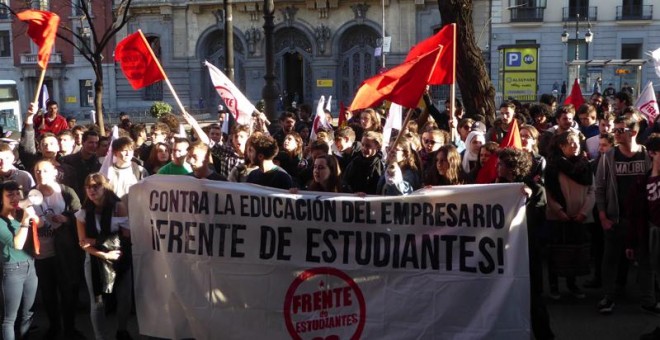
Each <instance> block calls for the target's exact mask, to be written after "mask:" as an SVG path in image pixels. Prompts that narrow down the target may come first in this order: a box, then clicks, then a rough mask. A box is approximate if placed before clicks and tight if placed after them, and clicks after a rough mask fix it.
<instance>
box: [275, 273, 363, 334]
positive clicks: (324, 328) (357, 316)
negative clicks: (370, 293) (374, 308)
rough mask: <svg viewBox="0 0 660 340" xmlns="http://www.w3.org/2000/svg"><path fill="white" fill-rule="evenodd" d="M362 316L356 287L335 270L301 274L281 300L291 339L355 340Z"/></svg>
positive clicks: (351, 280) (359, 331) (351, 281)
mask: <svg viewBox="0 0 660 340" xmlns="http://www.w3.org/2000/svg"><path fill="white" fill-rule="evenodd" d="M365 316H366V303H365V301H364V296H363V295H362V291H361V290H360V287H359V286H358V285H357V283H355V281H353V279H352V278H351V277H350V276H348V275H347V274H346V273H344V272H342V271H340V270H338V269H335V268H329V267H321V268H312V269H308V270H305V271H304V272H302V273H300V275H298V277H296V279H295V280H293V282H292V283H291V286H289V289H288V290H287V292H286V296H285V297H284V321H285V323H286V328H287V330H288V331H289V334H290V335H291V337H292V338H293V339H314V340H339V339H359V338H360V336H361V335H362V330H363V329H364V323H365Z"/></svg>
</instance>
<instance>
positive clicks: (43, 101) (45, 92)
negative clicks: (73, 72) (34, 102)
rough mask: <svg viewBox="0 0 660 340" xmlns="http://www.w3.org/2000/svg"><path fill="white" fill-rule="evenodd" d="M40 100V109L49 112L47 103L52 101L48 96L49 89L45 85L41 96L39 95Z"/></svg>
mask: <svg viewBox="0 0 660 340" xmlns="http://www.w3.org/2000/svg"><path fill="white" fill-rule="evenodd" d="M39 99H40V100H39V105H40V108H41V109H42V110H43V111H44V112H46V111H48V110H47V107H46V103H48V101H49V100H50V95H49V94H48V88H47V87H46V84H43V85H42V86H41V94H39Z"/></svg>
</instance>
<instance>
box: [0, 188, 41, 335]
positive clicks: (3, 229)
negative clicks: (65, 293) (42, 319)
mask: <svg viewBox="0 0 660 340" xmlns="http://www.w3.org/2000/svg"><path fill="white" fill-rule="evenodd" d="M0 199H1V201H0V251H1V252H2V262H3V268H2V293H3V294H2V298H3V305H4V309H3V316H2V338H3V339H5V340H14V339H16V338H19V339H22V338H23V337H25V336H26V335H27V333H28V331H29V329H30V325H31V324H32V316H33V314H34V313H33V312H32V310H31V309H32V304H33V303H34V298H35V296H36V295H37V284H38V279H37V275H36V271H35V269H34V258H33V255H32V251H30V250H28V248H30V247H28V244H26V242H27V241H28V234H29V233H30V231H29V229H31V226H30V224H31V223H30V221H32V222H33V223H37V225H38V224H40V223H41V221H40V219H39V216H38V215H37V214H36V212H35V210H34V208H33V207H28V208H27V209H20V208H19V207H18V203H19V202H20V201H21V199H23V193H22V188H21V186H20V185H19V184H18V183H16V182H14V181H7V182H4V183H2V184H0ZM30 238H31V237H30ZM21 305H22V307H23V308H22V309H21V318H20V324H19V325H18V327H16V329H14V328H15V327H14V326H15V323H16V318H17V316H18V310H19V307H20V306H21Z"/></svg>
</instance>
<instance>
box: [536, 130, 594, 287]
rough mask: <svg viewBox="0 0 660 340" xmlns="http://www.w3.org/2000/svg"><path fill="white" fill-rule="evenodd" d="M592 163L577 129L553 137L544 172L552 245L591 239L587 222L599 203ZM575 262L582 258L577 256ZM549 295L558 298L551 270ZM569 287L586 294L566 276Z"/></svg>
mask: <svg viewBox="0 0 660 340" xmlns="http://www.w3.org/2000/svg"><path fill="white" fill-rule="evenodd" d="M593 179H594V175H593V172H592V171H591V165H590V164H589V160H588V159H587V157H586V156H584V153H582V152H581V150H580V137H579V135H578V133H576V132H574V131H568V132H564V133H561V134H559V135H556V136H554V138H553V143H552V144H551V149H550V160H549V163H548V167H547V169H546V173H545V181H546V183H547V186H546V187H547V195H546V196H547V199H548V205H547V209H546V217H547V219H548V221H549V222H550V223H551V239H552V243H553V244H584V243H586V242H587V241H588V236H587V226H586V224H587V223H592V222H593V221H594V218H593V213H592V210H593V207H594V204H595V202H596V198H595V187H594V180H593ZM574 260H575V262H578V261H580V259H577V258H576V259H574ZM549 279H550V297H551V298H554V299H559V297H560V295H559V287H558V278H557V274H556V273H555V272H554V271H553V270H552V266H551V267H550V270H549ZM566 284H567V286H568V290H569V291H570V292H571V294H572V295H573V296H574V297H576V298H584V297H585V295H584V293H583V292H582V291H581V290H580V289H579V288H578V287H577V285H576V284H575V277H574V276H569V277H566Z"/></svg>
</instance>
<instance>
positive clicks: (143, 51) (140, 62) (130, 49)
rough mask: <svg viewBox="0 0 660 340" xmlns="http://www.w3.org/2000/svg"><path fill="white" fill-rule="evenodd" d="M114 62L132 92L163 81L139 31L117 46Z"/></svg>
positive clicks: (161, 71) (145, 39) (158, 65)
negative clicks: (116, 63) (131, 88)
mask: <svg viewBox="0 0 660 340" xmlns="http://www.w3.org/2000/svg"><path fill="white" fill-rule="evenodd" d="M115 60H116V61H118V62H119V63H120V66H121V70H122V71H123V72H124V75H125V76H126V79H128V82H129V83H130V84H131V86H132V87H133V89H134V90H138V89H141V88H143V87H145V86H149V85H151V84H153V83H155V82H158V81H161V80H165V72H164V71H163V68H162V67H161V66H160V63H159V62H158V58H156V55H154V51H153V50H151V46H149V42H148V41H147V38H146V37H145V36H144V34H142V31H141V30H138V31H137V32H135V33H133V34H130V35H129V36H127V37H126V38H124V39H123V40H122V41H120V42H119V43H118V44H117V48H116V49H115Z"/></svg>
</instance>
